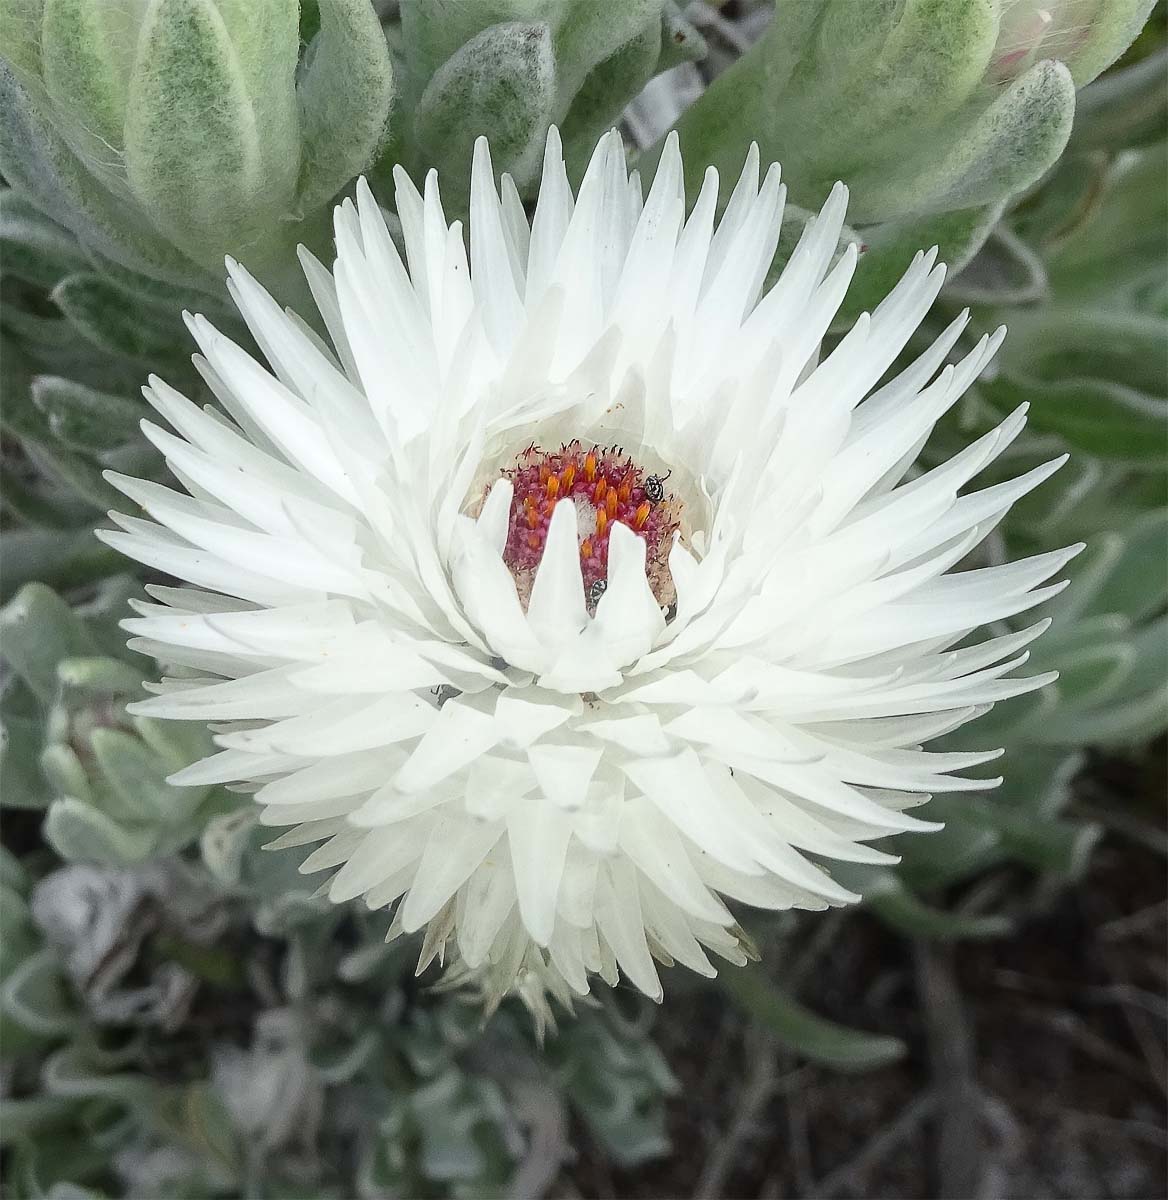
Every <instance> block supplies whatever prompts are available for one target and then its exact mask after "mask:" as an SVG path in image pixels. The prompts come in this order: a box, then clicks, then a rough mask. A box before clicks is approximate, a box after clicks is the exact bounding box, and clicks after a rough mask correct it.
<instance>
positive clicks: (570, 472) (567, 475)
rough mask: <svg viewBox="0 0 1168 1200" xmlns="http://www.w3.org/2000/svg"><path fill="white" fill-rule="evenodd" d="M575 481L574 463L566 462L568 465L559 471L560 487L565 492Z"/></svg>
mask: <svg viewBox="0 0 1168 1200" xmlns="http://www.w3.org/2000/svg"><path fill="white" fill-rule="evenodd" d="M575 482H576V464H575V463H568V465H567V466H566V467H565V468H564V469H563V470H562V471H561V472H560V487H562V488H563V489H564V491H565V492H570V491H571V490H572V484H574V483H575Z"/></svg>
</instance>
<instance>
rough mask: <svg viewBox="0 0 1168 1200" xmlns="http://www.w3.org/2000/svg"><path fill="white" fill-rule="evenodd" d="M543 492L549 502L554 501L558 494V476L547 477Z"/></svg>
mask: <svg viewBox="0 0 1168 1200" xmlns="http://www.w3.org/2000/svg"><path fill="white" fill-rule="evenodd" d="M544 490H545V491H546V492H547V497H548V499H549V500H554V499H555V498H556V497H557V496H558V495H559V494H560V477H559V476H558V475H549V476H548V477H547V482H546V483H545V484H544Z"/></svg>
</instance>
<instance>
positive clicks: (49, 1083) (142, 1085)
mask: <svg viewBox="0 0 1168 1200" xmlns="http://www.w3.org/2000/svg"><path fill="white" fill-rule="evenodd" d="M104 1071H105V1068H103V1067H102V1066H101V1065H99V1064H97V1063H95V1062H92V1061H90V1059H89V1058H88V1057H87V1055H86V1051H85V1050H84V1049H83V1048H82V1047H81V1046H79V1045H74V1046H67V1047H65V1048H64V1049H62V1050H58V1051H57V1052H56V1053H55V1054H53V1055H52V1056H51V1057H50V1058H49V1060H48V1061H47V1062H46V1063H45V1066H44V1073H43V1076H42V1078H43V1082H44V1085H45V1089H46V1091H48V1093H49V1094H50V1095H52V1096H68V1097H71V1098H72V1099H79V1100H80V1099H83V1100H113V1101H114V1102H116V1103H119V1104H143V1103H149V1102H150V1101H151V1100H153V1098H154V1094H155V1090H156V1085H155V1084H154V1083H153V1082H152V1081H151V1080H150V1079H148V1078H147V1077H146V1076H145V1075H137V1074H133V1073H131V1072H123V1073H121V1074H115V1075H110V1074H106V1073H104Z"/></svg>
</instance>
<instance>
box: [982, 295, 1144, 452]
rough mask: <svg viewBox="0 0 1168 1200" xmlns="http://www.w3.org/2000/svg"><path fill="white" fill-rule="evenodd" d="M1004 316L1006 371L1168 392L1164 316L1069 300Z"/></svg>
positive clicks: (1043, 378) (1003, 359)
mask: <svg viewBox="0 0 1168 1200" xmlns="http://www.w3.org/2000/svg"><path fill="white" fill-rule="evenodd" d="M1001 316H1002V317H1003V319H1007V318H1008V320H1009V323H1010V337H1009V338H1008V339H1007V341H1006V343H1005V344H1003V346H1002V355H1001V359H1000V360H999V361H1000V365H1001V369H1002V370H1003V371H1006V372H1013V373H1016V374H1018V375H1023V376H1026V377H1029V378H1038V379H1042V380H1046V381H1049V382H1052V383H1054V382H1059V383H1064V382H1068V381H1070V380H1072V379H1075V378H1086V379H1096V380H1101V381H1108V382H1113V383H1116V384H1119V385H1121V386H1123V387H1128V388H1133V389H1135V390H1137V391H1141V392H1145V393H1146V394H1148V395H1149V396H1155V397H1161V398H1168V375H1166V373H1165V370H1164V363H1163V348H1164V346H1165V344H1168V320H1165V319H1164V318H1162V317H1156V316H1148V315H1145V314H1143V313H1137V312H1130V311H1124V310H1123V309H1122V308H1121V309H1114V308H1110V307H1105V306H1103V305H1091V306H1086V305H1068V304H1065V303H1054V304H1047V305H1042V306H1039V307H1035V308H1029V309H1024V310H1022V311H1020V312H1009V313H1002V314H1001ZM1161 448H1163V443H1161Z"/></svg>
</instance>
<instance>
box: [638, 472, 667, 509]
mask: <svg viewBox="0 0 1168 1200" xmlns="http://www.w3.org/2000/svg"><path fill="white" fill-rule="evenodd" d="M672 474H673V472H672V471H670V472H669V475H672ZM669 475H650V476H649V478H648V479H646V480H645V499H646V500H648V501H649V503H650V504H660V503H661V501H662V500H664V499H665V481H666V480H667V479H668V478H669Z"/></svg>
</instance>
